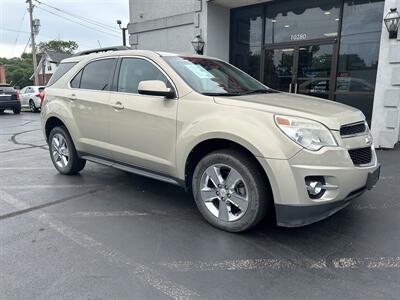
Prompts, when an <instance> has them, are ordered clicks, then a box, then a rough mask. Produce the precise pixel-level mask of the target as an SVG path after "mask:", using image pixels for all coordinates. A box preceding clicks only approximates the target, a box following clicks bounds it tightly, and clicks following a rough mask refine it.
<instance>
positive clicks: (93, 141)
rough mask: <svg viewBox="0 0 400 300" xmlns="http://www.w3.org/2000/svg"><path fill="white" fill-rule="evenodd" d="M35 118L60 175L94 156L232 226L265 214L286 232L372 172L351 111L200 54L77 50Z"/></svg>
mask: <svg viewBox="0 0 400 300" xmlns="http://www.w3.org/2000/svg"><path fill="white" fill-rule="evenodd" d="M41 117H42V122H43V131H44V134H45V137H46V140H47V142H48V144H49V149H50V157H51V160H52V162H53V164H54V166H55V168H56V169H57V170H58V171H59V172H60V173H61V174H65V175H74V174H77V173H78V172H80V171H81V170H82V169H83V168H84V167H85V163H86V161H92V162H96V163H100V164H103V165H106V166H111V167H114V168H118V169H121V170H124V171H128V172H132V173H136V174H140V175H143V176H148V177H151V178H154V179H158V180H162V181H166V182H169V183H173V184H177V185H180V186H182V187H184V188H185V189H186V190H188V191H191V192H192V193H193V196H194V200H195V202H196V205H197V207H198V209H199V211H200V213H201V214H202V215H203V217H204V218H205V219H206V220H207V221H208V222H209V223H211V224H212V225H214V226H216V227H218V228H221V229H224V230H227V231H231V232H240V231H244V230H247V229H249V228H251V227H253V226H254V225H256V224H257V223H258V222H259V221H260V220H261V219H262V218H263V217H265V216H266V215H267V214H268V215H269V216H272V217H273V218H274V221H276V223H277V224H278V225H279V226H286V227H295V226H302V225H307V224H310V223H313V222H316V221H318V220H322V219H324V218H326V217H328V216H330V215H332V214H333V213H335V212H337V211H338V210H340V209H342V208H343V207H345V206H346V205H348V204H349V202H350V200H351V199H353V198H355V197H357V196H359V195H361V194H362V193H363V192H364V191H366V190H368V189H371V188H372V187H373V186H374V185H375V184H376V182H377V181H378V178H379V172H380V166H379V164H378V162H377V157H376V154H375V150H374V146H373V144H372V137H371V134H370V131H369V127H368V124H367V123H366V121H365V117H364V115H363V114H362V113H361V112H360V111H359V110H357V109H355V108H352V107H349V106H346V105H343V104H339V103H335V102H332V101H328V100H323V99H319V98H313V97H309V96H304V95H299V94H288V93H283V92H278V91H275V90H273V89H270V88H269V87H267V86H265V85H263V84H262V83H260V82H258V81H257V80H255V79H254V78H252V77H251V76H249V75H247V74H246V73H244V72H242V71H241V70H239V69H237V68H236V67H234V66H232V65H230V64H228V63H226V62H224V61H222V60H219V59H216V58H210V57H206V56H197V55H177V54H171V53H163V52H154V51H141V50H121V49H120V48H119V47H116V48H109V49H97V50H94V51H87V52H81V53H78V54H77V55H75V56H73V57H71V58H68V59H65V60H64V61H62V63H61V64H60V65H59V67H58V69H57V71H56V73H55V74H54V75H53V77H52V79H51V81H50V82H49V84H48V87H47V88H46V91H45V100H44V102H43V106H42V113H41Z"/></svg>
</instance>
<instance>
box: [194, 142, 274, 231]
mask: <svg viewBox="0 0 400 300" xmlns="http://www.w3.org/2000/svg"><path fill="white" fill-rule="evenodd" d="M213 165H226V166H229V167H232V168H233V169H234V170H235V171H237V172H238V173H239V175H240V176H241V177H242V179H243V181H244V182H245V185H246V187H247V191H246V195H247V197H248V201H247V203H248V204H247V205H248V206H247V209H246V210H245V212H244V213H243V215H242V216H241V217H240V218H239V219H237V220H232V221H224V220H221V219H220V218H219V216H216V215H215V214H213V213H212V212H211V211H210V210H209V209H208V208H207V206H206V204H205V201H204V200H203V199H202V196H201V189H202V187H203V182H202V178H203V174H205V172H206V170H207V169H208V168H209V167H210V166H213ZM225 179H226V178H225ZM266 181H267V179H266V177H265V174H263V171H262V170H261V169H260V167H259V166H258V165H257V163H256V162H255V161H254V160H253V159H252V158H251V157H249V156H248V155H246V154H245V153H242V152H240V151H236V150H231V149H223V150H218V151H215V152H212V153H210V154H208V155H207V156H205V157H204V158H203V159H201V160H200V162H199V163H198V165H197V166H196V168H195V171H194V173H193V179H192V191H193V196H194V199H195V202H196V205H197V207H198V209H199V211H200V213H201V214H202V215H203V217H204V218H205V219H206V220H207V221H208V222H209V223H210V224H211V225H213V226H215V227H217V228H220V229H223V230H226V231H229V232H241V231H245V230H248V229H250V228H252V227H253V226H255V225H256V224H257V223H259V222H260V221H261V220H262V219H263V217H264V216H265V215H266V213H267V211H268V207H269V204H271V203H273V199H272V195H271V193H270V192H269V189H268V186H269V184H268V182H266ZM222 185H223V184H222ZM228 196H230V195H228ZM222 199H223V198H222ZM231 199H233V198H231ZM231 199H227V198H226V197H225V201H226V203H227V205H228V201H230V200H231ZM213 201H217V204H218V208H216V209H217V210H219V205H220V204H219V203H221V198H218V199H214V200H213ZM213 203H214V202H213ZM229 205H230V206H231V207H232V204H231V203H229ZM231 210H232V208H231ZM231 212H232V211H231Z"/></svg>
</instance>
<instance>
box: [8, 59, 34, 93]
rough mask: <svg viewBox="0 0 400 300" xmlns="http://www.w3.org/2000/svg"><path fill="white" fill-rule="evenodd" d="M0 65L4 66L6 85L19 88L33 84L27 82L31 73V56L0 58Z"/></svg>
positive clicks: (29, 81)
mask: <svg viewBox="0 0 400 300" xmlns="http://www.w3.org/2000/svg"><path fill="white" fill-rule="evenodd" d="M0 64H3V65H5V66H6V78H7V83H10V84H12V85H14V86H19V87H21V88H22V87H24V86H27V85H32V84H33V82H32V81H31V80H29V77H31V75H32V73H33V60H32V55H31V54H28V53H24V54H22V55H21V57H13V58H0Z"/></svg>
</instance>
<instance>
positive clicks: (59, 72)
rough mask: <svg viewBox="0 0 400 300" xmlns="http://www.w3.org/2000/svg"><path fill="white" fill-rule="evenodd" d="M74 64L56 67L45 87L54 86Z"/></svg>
mask: <svg viewBox="0 0 400 300" xmlns="http://www.w3.org/2000/svg"><path fill="white" fill-rule="evenodd" d="M75 65H76V63H75V62H70V63H61V64H59V65H58V67H57V69H56V71H55V72H54V74H53V76H51V78H50V80H49V82H48V83H47V86H50V85H52V84H54V83H55V82H56V81H58V80H59V79H60V78H61V77H62V76H63V75H64V74H65V73H67V72H68V71H69V70H71V68H72V67H73V66H75Z"/></svg>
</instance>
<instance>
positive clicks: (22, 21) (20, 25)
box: [11, 10, 26, 56]
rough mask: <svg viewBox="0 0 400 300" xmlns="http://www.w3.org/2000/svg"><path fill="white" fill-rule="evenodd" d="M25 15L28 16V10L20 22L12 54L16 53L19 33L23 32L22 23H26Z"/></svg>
mask: <svg viewBox="0 0 400 300" xmlns="http://www.w3.org/2000/svg"><path fill="white" fill-rule="evenodd" d="M25 16H26V10H25V12H24V15H23V16H22V19H21V22H20V23H19V27H18V33H17V37H16V38H15V41H14V45H13V47H12V51H11V56H12V55H14V50H15V46H16V45H17V42H18V38H19V34H20V33H21V31H20V30H21V27H22V24H23V23H24V20H25Z"/></svg>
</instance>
